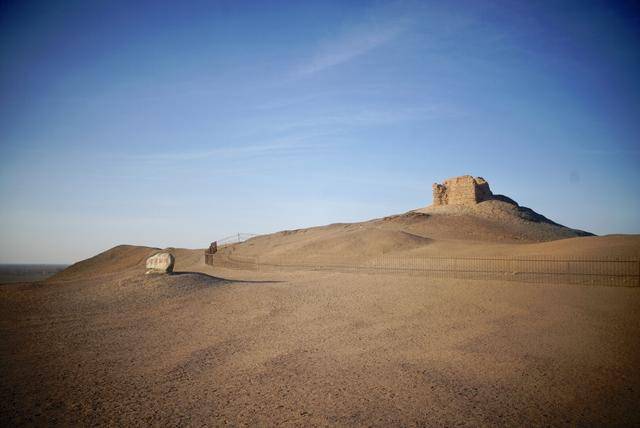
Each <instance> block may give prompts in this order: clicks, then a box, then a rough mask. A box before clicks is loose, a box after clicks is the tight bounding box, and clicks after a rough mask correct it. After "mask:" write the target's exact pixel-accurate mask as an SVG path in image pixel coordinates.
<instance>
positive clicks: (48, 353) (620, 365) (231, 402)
mask: <svg viewBox="0 0 640 428" xmlns="http://www.w3.org/2000/svg"><path fill="white" fill-rule="evenodd" d="M490 202H491V203H489V204H487V203H484V202H483V204H484V205H483V204H479V205H480V206H479V208H478V209H477V210H475V211H473V212H469V211H468V210H458V211H455V212H453V211H451V210H445V211H441V212H439V213H434V212H432V211H430V210H429V209H423V210H416V211H411V212H409V213H405V214H401V215H397V216H389V217H385V218H382V219H376V220H371V221H368V222H362V223H352V224H334V225H329V226H324V227H318V228H311V229H302V230H296V231H283V232H279V233H276V234H272V235H264V236H259V237H256V238H253V239H250V240H248V241H245V242H242V243H239V244H234V245H230V246H227V247H223V248H221V249H220V251H219V252H218V253H216V255H215V257H214V266H208V265H205V263H204V256H203V250H201V249H199V250H188V249H175V248H172V249H167V251H170V252H171V253H173V254H174V255H175V257H176V266H175V269H174V274H172V275H145V267H144V265H145V260H146V258H147V257H149V256H150V255H152V254H155V253H157V252H158V251H159V249H156V248H149V247H140V246H126V245H123V246H118V247H115V248H113V249H110V250H108V251H105V252H104V253H101V254H99V255H97V256H95V257H93V258H91V259H88V260H85V261H82V262H80V263H77V264H75V265H73V266H71V267H69V268H67V269H66V270H65V271H63V272H61V273H58V274H56V275H54V276H53V277H51V278H50V279H48V280H46V281H44V282H35V283H20V284H5V285H2V286H0V314H1V316H0V332H1V333H0V334H1V340H0V373H1V375H2V379H3V382H2V383H0V392H1V394H2V400H1V401H0V415H1V419H2V422H4V424H5V425H6V424H9V425H66V426H68V425H127V426H128V425H149V424H155V425H159V424H162V425H225V424H229V425H305V426H306V425H311V426H317V425H338V426H353V425H358V426H363V425H366V426H390V425H393V426H396V425H400V426H407V425H420V426H459V425H463V426H496V425H502V426H530V425H553V426H559V425H572V426H575V425H580V426H584V425H587V426H593V425H597V426H602V425H628V426H632V425H636V426H637V425H638V424H640V407H639V406H638V400H639V399H640V371H638V369H637V368H638V365H639V364H640V346H638V337H640V316H639V312H638V308H639V307H640V287H633V286H632V287H614V286H602V285H598V284H595V285H592V286H584V285H576V284H565V283H561V282H558V283H543V284H533V283H528V282H521V281H517V280H515V281H514V280H512V281H500V280H478V279H457V278H428V277H424V276H421V275H411V274H403V273H401V272H400V273H378V274H376V273H370V272H343V271H332V270H319V271H314V270H309V269H295V268H293V269H280V268H279V267H278V263H281V262H282V263H284V262H287V263H291V261H297V262H300V263H303V262H309V261H312V262H313V263H315V264H318V263H320V264H321V263H332V262H335V261H337V260H338V261H344V260H347V261H351V262H353V263H367V260H369V259H370V258H372V257H378V256H379V255H380V254H392V255H397V256H398V257H401V256H409V255H411V256H425V257H426V256H432V255H438V256H446V257H460V256H477V255H490V256H495V257H498V256H514V255H517V256H522V257H525V256H554V257H563V256H571V257H590V258H595V257H621V258H638V257H640V236H637V235H634V236H631V235H626V236H623V235H618V236H602V237H599V236H588V234H586V233H584V232H581V231H575V230H573V229H569V228H565V227H563V226H560V225H556V224H555V223H552V222H548V221H546V219H541V218H536V217H535V216H532V215H530V213H526V212H523V211H519V212H514V211H513V210H512V209H511V208H509V207H506V206H502V205H500V204H499V203H497V202H499V201H490ZM510 210H511V211H510ZM231 257H239V258H241V257H245V258H252V257H254V258H255V257H259V259H260V261H265V266H266V267H264V268H261V269H259V270H256V269H253V268H242V267H238V266H234V265H233V264H232V263H229V261H230V258H231ZM267 263H268V264H267Z"/></svg>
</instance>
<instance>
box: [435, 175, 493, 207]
mask: <svg viewBox="0 0 640 428" xmlns="http://www.w3.org/2000/svg"><path fill="white" fill-rule="evenodd" d="M491 196H493V193H491V189H490V188H489V183H488V182H487V181H486V180H485V179H484V178H482V177H475V178H474V177H472V176H470V175H462V176H460V177H454V178H449V179H448V180H445V181H443V182H442V184H438V183H434V184H433V205H434V206H440V205H475V204H477V203H478V202H482V201H486V200H487V199H490V198H491Z"/></svg>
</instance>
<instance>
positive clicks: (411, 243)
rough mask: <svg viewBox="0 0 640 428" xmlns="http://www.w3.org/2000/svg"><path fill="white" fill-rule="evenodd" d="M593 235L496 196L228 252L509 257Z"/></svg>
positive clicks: (288, 234)
mask: <svg viewBox="0 0 640 428" xmlns="http://www.w3.org/2000/svg"><path fill="white" fill-rule="evenodd" d="M590 235H591V234H590V233H588V232H583V231H580V230H576V229H571V228H568V227H565V226H562V225H560V224H557V223H555V222H553V221H551V220H549V219H548V218H546V217H544V216H542V215H540V214H538V213H536V212H535V211H533V210H531V209H529V208H526V207H521V206H519V205H518V204H517V203H515V202H514V201H512V200H511V199H509V198H507V197H503V196H494V197H493V198H492V199H491V200H488V201H484V202H481V203H478V204H476V205H474V206H463V205H448V206H440V207H427V208H423V209H418V210H414V211H410V212H407V213H404V214H400V215H392V216H388V217H384V218H380V219H374V220H370V221H365V222H361V223H349V224H345V223H337V224H331V225H328V226H322V227H313V228H309V229H299V230H289V231H283V232H278V233H274V234H270V235H263V236H259V237H256V238H253V239H250V240H248V241H246V242H244V243H241V244H237V245H234V246H232V247H230V248H228V249H226V250H224V251H223V253H226V254H227V255H229V256H235V257H237V258H241V257H254V258H255V257H259V258H260V261H261V262H267V263H269V262H272V263H282V264H286V263H298V262H324V263H336V262H346V263H351V262H359V261H362V260H366V259H371V258H373V257H377V256H382V255H387V254H398V255H399V254H403V253H407V254H412V255H429V256H444V257H459V256H467V255H472V256H481V255H484V254H487V253H488V254H491V253H496V254H503V255H508V254H512V253H513V251H514V249H513V248H511V245H507V244H535V243H541V242H548V241H556V240H561V239H567V238H576V237H583V236H590ZM503 244H505V245H506V246H505V245H503ZM567 248H569V247H567ZM531 251H534V252H535V251H539V252H540V251H541V252H544V251H545V249H544V248H542V247H541V248H538V249H534V250H531Z"/></svg>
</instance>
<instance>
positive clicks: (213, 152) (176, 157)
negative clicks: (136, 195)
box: [126, 141, 322, 162]
mask: <svg viewBox="0 0 640 428" xmlns="http://www.w3.org/2000/svg"><path fill="white" fill-rule="evenodd" d="M321 147H322V146H320V145H318V144H308V143H301V142H300V141H278V142H273V143H270V144H254V145H247V146H235V147H217V148H213V149H210V150H201V151H189V152H159V153H149V154H144V155H131V156H127V157H126V159H127V160H132V161H151V162H153V161H197V160H205V159H212V158H226V159H228V158H244V157H259V156H271V155H278V156H282V155H286V154H296V153H301V152H307V151H309V150H314V149H319V148H321Z"/></svg>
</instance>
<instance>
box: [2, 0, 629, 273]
mask: <svg viewBox="0 0 640 428" xmlns="http://www.w3.org/2000/svg"><path fill="white" fill-rule="evenodd" d="M638 76H640V12H639V10H638V6H637V2H636V3H635V5H634V2H632V1H631V2H615V1H599V2H590V1H586V0H585V1H576V2H572V1H563V2H557V1H526V2H510V1H478V0H474V1H447V2H442V1H415V2H412V1H393V2H384V1H326V0H324V1H316V2H314V1H305V2H300V1H266V0H262V1H255V2H249V1H207V2H200V1H198V2H189V1H181V2H174V1H169V2H162V1H152V2H145V1H136V2H130V1H124V2H120V1H104V2H101V1H91V2H86V1H65V2H49V1H46V2H33V1H28V0H27V1H20V2H6V1H5V2H2V3H0V201H1V202H0V263H20V262H24V263H70V262H74V261H78V260H81V259H84V258H87V257H90V256H92V255H94V254H96V253H98V252H100V251H104V250H106V249H108V248H110V247H112V246H115V245H118V244H124V243H127V244H138V245H149V246H157V247H168V246H174V247H188V248H204V247H206V246H208V245H209V243H210V242H211V241H213V240H216V239H219V238H222V237H225V236H227V235H230V234H233V233H237V232H246V233H268V232H275V231H278V230H284V229H295V228H301V227H308V226H314V225H322V224H328V223H333V222H349V221H361V220H367V219H370V218H375V217H381V216H385V215H389V214H395V213H402V212H406V211H408V210H411V209H415V208H419V207H423V206H426V205H428V204H430V203H431V197H432V194H431V185H432V183H434V182H441V181H442V180H444V179H446V178H449V177H453V176H457V175H463V174H471V175H474V176H482V177H484V178H486V179H487V180H488V181H489V183H490V185H491V188H492V190H493V191H494V193H499V194H505V195H508V196H510V197H512V198H513V199H515V200H516V201H518V202H519V203H520V204H521V205H524V206H528V207H530V208H532V209H534V210H536V211H538V212H539V213H541V214H543V215H545V216H547V217H549V218H551V219H552V220H554V221H557V222H559V223H561V224H565V225H567V226H571V227H575V228H579V229H583V230H588V231H591V232H594V233H597V234H611V233H640V191H638V183H640V168H639V167H640V140H639V137H640V79H639V78H638Z"/></svg>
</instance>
